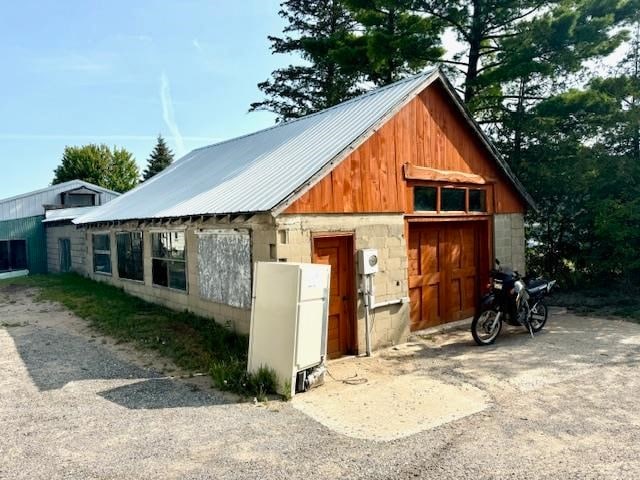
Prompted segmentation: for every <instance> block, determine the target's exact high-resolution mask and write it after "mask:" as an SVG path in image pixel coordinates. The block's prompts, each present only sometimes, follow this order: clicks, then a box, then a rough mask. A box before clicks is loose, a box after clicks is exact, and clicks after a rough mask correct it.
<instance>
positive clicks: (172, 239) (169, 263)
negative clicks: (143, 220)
mask: <svg viewBox="0 0 640 480" xmlns="http://www.w3.org/2000/svg"><path fill="white" fill-rule="evenodd" d="M151 271H152V275H151V276H152V282H153V284H154V285H158V286H161V287H167V288H173V289H175V290H183V291H186V290H187V256H186V242H185V232H184V231H166V232H151Z"/></svg>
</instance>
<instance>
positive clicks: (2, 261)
mask: <svg viewBox="0 0 640 480" xmlns="http://www.w3.org/2000/svg"><path fill="white" fill-rule="evenodd" d="M26 269H27V242H26V240H2V241H0V272H8V271H12V270H26Z"/></svg>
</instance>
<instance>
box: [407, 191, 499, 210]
mask: <svg viewBox="0 0 640 480" xmlns="http://www.w3.org/2000/svg"><path fill="white" fill-rule="evenodd" d="M413 211H414V212H417V213H421V212H424V213H486V212H487V211H488V210H487V190H486V189H485V188H472V187H458V186H455V187H454V186H446V187H440V186H424V185H416V186H414V187H413Z"/></svg>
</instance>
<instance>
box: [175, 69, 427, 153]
mask: <svg viewBox="0 0 640 480" xmlns="http://www.w3.org/2000/svg"><path fill="white" fill-rule="evenodd" d="M437 69H438V67H433V68H430V69H428V70H424V71H423V72H420V73H416V74H415V75H411V76H408V77H406V78H402V79H400V80H398V81H396V82H393V83H390V84H388V85H384V86H382V87H378V88H372V89H371V90H369V91H367V92H364V93H362V94H361V95H358V96H357V97H353V98H350V99H348V100H345V101H344V102H340V103H337V104H335V105H332V106H330V107H327V108H324V109H322V110H318V111H317V112H313V113H310V114H308V115H304V116H302V117H297V118H292V119H290V120H286V121H284V122H282V123H276V124H275V125H272V126H270V127H266V128H262V129H260V130H256V131H255V132H250V133H245V134H244V135H240V136H238V137H233V138H229V139H227V140H222V141H220V142H216V143H212V144H211V145H205V146H203V147H199V148H195V149H193V150H191V152H189V153H188V154H187V155H190V154H191V153H193V152H197V151H200V150H206V149H207V148H212V147H217V146H220V145H224V144H226V143H231V142H234V141H236V140H242V139H244V138H247V137H251V136H252V135H257V134H259V133H263V132H268V131H269V130H274V129H277V128H280V127H284V126H285V125H291V124H293V123H296V122H299V121H301V120H306V119H308V118H312V117H316V116H318V115H321V114H323V113H326V112H329V111H331V110H334V109H336V108H338V107H342V106H344V105H348V104H350V103H354V102H355V101H358V100H362V99H364V98H366V97H370V96H371V95H376V94H378V93H380V92H382V91H385V90H388V89H390V88H392V87H396V86H398V85H402V84H404V83H407V82H410V81H413V80H415V79H417V78H419V77H422V76H424V77H428V76H430V75H432V74H433V72H434V71H436V70H437ZM183 158H184V157H183Z"/></svg>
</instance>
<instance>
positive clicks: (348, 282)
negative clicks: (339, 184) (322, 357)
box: [313, 235, 355, 358]
mask: <svg viewBox="0 0 640 480" xmlns="http://www.w3.org/2000/svg"><path fill="white" fill-rule="evenodd" d="M313 262H314V263H324V264H328V265H331V285H330V287H329V288H330V292H329V326H328V332H327V356H328V357H329V358H337V357H340V356H342V355H345V354H347V353H353V352H354V351H355V325H354V323H355V322H354V321H353V308H352V306H353V301H354V298H353V290H354V288H353V283H354V276H353V262H354V257H353V237H351V236H346V235H345V236H336V237H317V238H314V240H313Z"/></svg>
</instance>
